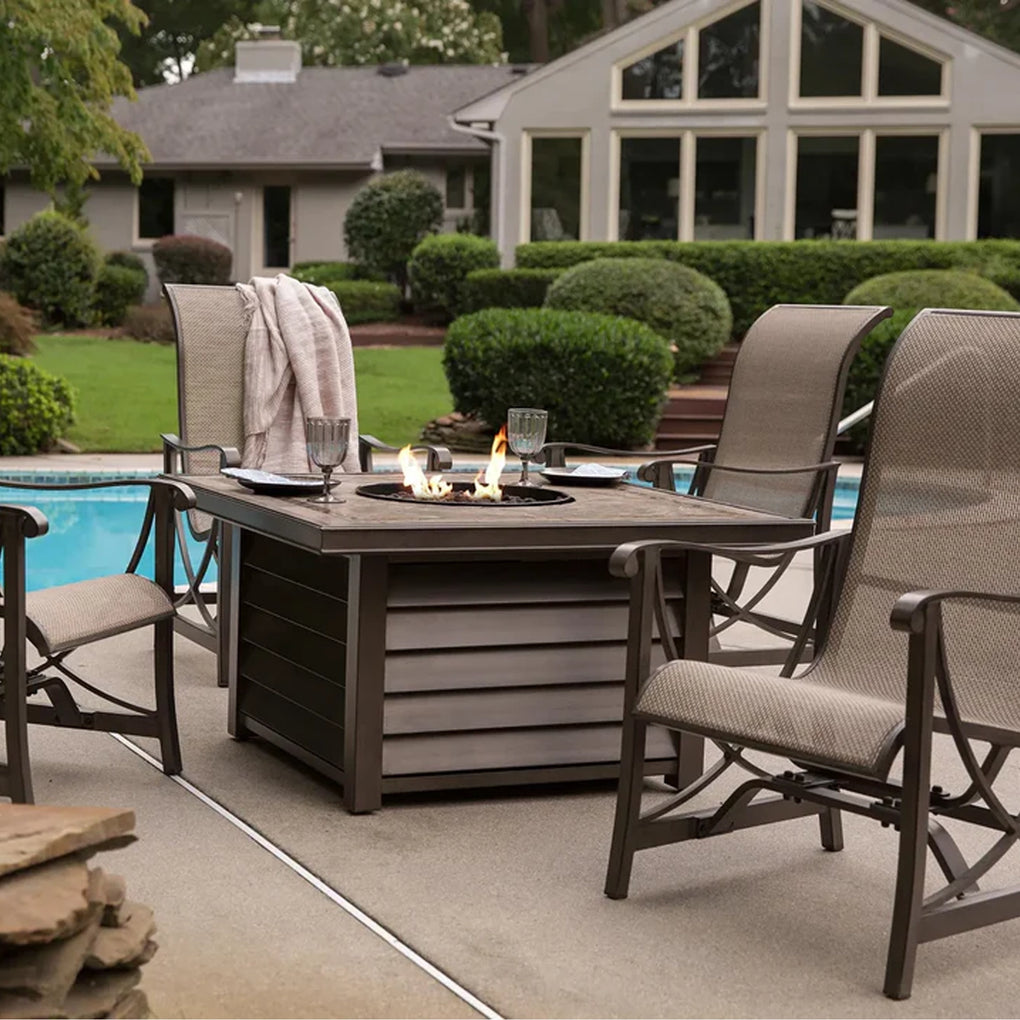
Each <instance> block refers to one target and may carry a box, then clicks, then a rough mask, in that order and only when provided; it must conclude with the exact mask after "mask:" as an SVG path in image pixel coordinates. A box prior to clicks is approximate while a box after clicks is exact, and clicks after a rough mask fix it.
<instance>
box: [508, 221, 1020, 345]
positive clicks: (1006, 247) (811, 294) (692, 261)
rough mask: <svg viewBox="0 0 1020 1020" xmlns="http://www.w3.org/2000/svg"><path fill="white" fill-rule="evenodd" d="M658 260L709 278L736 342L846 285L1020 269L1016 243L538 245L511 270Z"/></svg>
mask: <svg viewBox="0 0 1020 1020" xmlns="http://www.w3.org/2000/svg"><path fill="white" fill-rule="evenodd" d="M605 257H613V258H648V257H652V258H664V259H669V260H670V261H673V262H679V263H681V264H682V265H685V266H690V267H691V268H692V269H697V270H698V272H700V273H704V274H705V275H706V276H708V277H710V278H711V279H713V280H715V282H716V283H717V284H719V286H720V287H722V289H723V290H724V291H726V295H727V297H728V298H729V300H730V307H731V308H732V310H733V335H734V337H736V338H738V339H739V338H740V337H742V336H743V335H744V333H746V332H747V329H748V327H749V326H750V325H751V323H752V322H754V320H755V319H756V318H757V317H758V316H759V315H761V313H762V312H764V311H765V310H766V309H767V308H771V307H772V305H775V304H824V305H838V304H840V303H841V302H842V300H843V297H844V295H845V294H846V292H847V291H848V290H850V289H851V288H852V287H855V286H857V284H858V283H863V282H864V281H865V280H869V279H871V277H873V276H879V275H881V274H883V273H892V272H898V271H900V270H906V269H954V268H968V269H973V270H975V271H976V272H979V273H981V274H984V272H985V267H989V270H990V271H991V272H995V273H1006V272H1010V271H1012V270H1013V269H1016V270H1020V241H1010V240H999V239H996V240H987V241H854V242H849V241H693V242H680V241H614V242H605V243H603V242H588V241H538V242H534V243H532V244H524V245H520V246H519V247H518V249H517V265H518V266H520V267H524V268H532V269H552V268H568V267H570V266H574V265H577V264H578V263H580V262H587V261H590V260H591V259H594V258H605Z"/></svg>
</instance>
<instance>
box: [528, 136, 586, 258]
mask: <svg viewBox="0 0 1020 1020" xmlns="http://www.w3.org/2000/svg"><path fill="white" fill-rule="evenodd" d="M535 138H578V139H580V141H581V179H580V181H578V185H579V187H580V198H579V208H578V229H577V234H578V237H577V239H578V240H579V241H587V240H588V238H589V236H590V233H591V231H590V222H589V221H590V220H591V185H590V183H589V181H590V177H591V129H590V128H524V129H522V131H521V174H520V182H521V205H520V222H519V223H518V230H517V236H518V238H519V239H520V242H519V243H520V244H530V243H531V172H532V165H531V152H532V141H533V140H534V139H535Z"/></svg>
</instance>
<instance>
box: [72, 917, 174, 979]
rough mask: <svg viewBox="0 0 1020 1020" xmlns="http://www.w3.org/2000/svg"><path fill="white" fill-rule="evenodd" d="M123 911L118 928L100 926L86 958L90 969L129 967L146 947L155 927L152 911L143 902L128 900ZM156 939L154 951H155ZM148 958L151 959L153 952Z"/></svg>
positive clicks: (86, 963) (86, 965) (87, 966)
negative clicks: (122, 918) (121, 920)
mask: <svg viewBox="0 0 1020 1020" xmlns="http://www.w3.org/2000/svg"><path fill="white" fill-rule="evenodd" d="M122 913H123V914H124V915H125V918H124V923H123V924H122V925H121V926H120V927H119V928H100V929H99V931H98V932H97V933H96V937H95V940H94V941H93V943H92V948H91V949H90V950H89V954H88V956H86V958H85V967H86V968H87V969H89V970H107V969H109V968H111V967H126V966H128V965H130V964H132V963H133V962H134V961H135V960H137V959H138V958H139V957H140V956H141V955H142V954H143V953H144V952H145V949H146V946H147V944H148V943H149V941H150V938H149V937H150V936H151V935H152V934H153V932H155V930H156V921H155V919H154V917H153V914H152V911H151V910H150V909H149V908H148V907H147V906H145V905H144V904H142V903H131V902H128V903H126V904H125V905H124V909H123V911H122ZM155 951H156V950H155V943H153V948H152V952H153V953H154V952H155ZM149 959H151V954H150V957H149Z"/></svg>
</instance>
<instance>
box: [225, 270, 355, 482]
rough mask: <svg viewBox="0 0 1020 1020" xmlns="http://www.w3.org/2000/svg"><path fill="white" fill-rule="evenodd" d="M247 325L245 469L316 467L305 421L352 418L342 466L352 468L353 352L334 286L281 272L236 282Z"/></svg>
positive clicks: (308, 469)
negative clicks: (310, 458)
mask: <svg viewBox="0 0 1020 1020" xmlns="http://www.w3.org/2000/svg"><path fill="white" fill-rule="evenodd" d="M237 289H238V291H240V293H241V296H242V299H243V301H244V311H245V317H246V320H247V323H248V332H247V339H246V341H245V350H244V451H243V452H242V455H241V463H242V464H243V465H244V466H245V467H250V468H261V469H262V470H264V471H273V472H277V473H285V472H305V471H317V470H318V468H317V467H315V465H314V464H310V463H309V461H308V453H307V449H306V447H305V418H306V417H329V418H350V419H351V443H350V447H349V449H348V451H347V457H346V458H345V459H344V462H343V465H342V470H344V471H357V470H358V418H357V397H356V394H355V389H354V355H353V353H352V351H351V337H350V334H349V333H348V331H347V323H346V321H345V320H344V316H343V312H342V311H341V310H340V304H339V302H338V301H337V299H336V296H335V295H334V294H333V292H332V291H329V290H326V288H325V287H313V286H310V285H309V284H305V283H301V282H299V281H298V280H295V279H294V278H293V277H290V276H286V275H285V274H283V273H281V274H280V275H279V276H277V277H275V279H270V278H268V277H260V276H256V277H253V278H252V280H251V282H250V283H239V284H237Z"/></svg>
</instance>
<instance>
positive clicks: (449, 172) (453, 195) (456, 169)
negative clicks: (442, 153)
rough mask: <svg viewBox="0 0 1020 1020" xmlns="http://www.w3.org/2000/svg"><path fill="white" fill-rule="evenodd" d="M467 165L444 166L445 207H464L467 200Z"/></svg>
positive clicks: (466, 204)
mask: <svg viewBox="0 0 1020 1020" xmlns="http://www.w3.org/2000/svg"><path fill="white" fill-rule="evenodd" d="M467 176H468V175H467V167H465V166H463V165H460V166H448V167H447V168H446V208H447V209H466V208H467V206H468V201H467V194H468V190H467Z"/></svg>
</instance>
